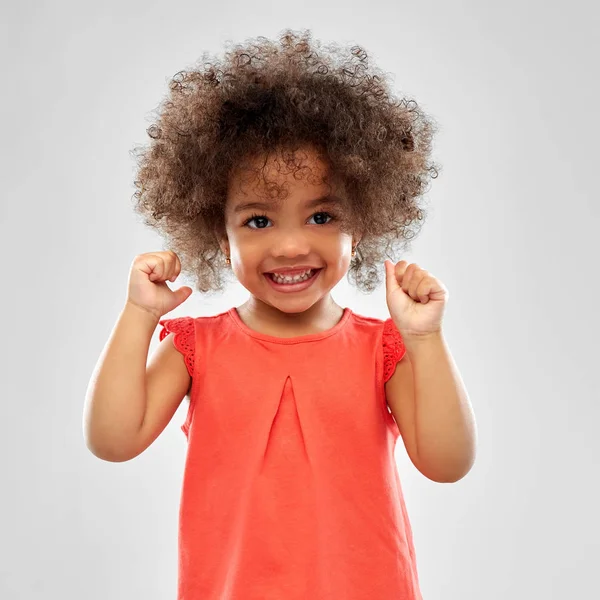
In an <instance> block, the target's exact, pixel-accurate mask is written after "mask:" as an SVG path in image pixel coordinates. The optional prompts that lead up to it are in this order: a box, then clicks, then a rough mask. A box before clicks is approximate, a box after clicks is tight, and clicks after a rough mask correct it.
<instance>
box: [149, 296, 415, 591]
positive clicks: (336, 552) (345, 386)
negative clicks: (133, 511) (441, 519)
mask: <svg viewBox="0 0 600 600" xmlns="http://www.w3.org/2000/svg"><path fill="white" fill-rule="evenodd" d="M160 325H162V326H163V328H162V330H161V332H160V340H163V339H164V338H165V337H166V335H167V334H168V333H170V332H173V333H174V334H175V336H174V344H175V346H176V348H177V349H178V350H179V351H180V352H181V353H182V354H183V355H184V357H185V362H186V365H187V367H188V370H189V373H190V375H191V376H192V388H191V391H190V403H189V408H188V413H187V418H186V420H185V422H184V424H183V425H182V427H181V428H182V430H183V432H184V433H185V435H186V436H187V441H188V447H187V454H186V462H185V471H184V477H183V485H182V489H181V505H180V512H179V532H178V533H179V561H178V565H179V571H178V596H177V598H178V600H421V594H420V591H419V582H418V576H417V566H416V560H415V551H414V546H413V538H412V531H411V526H410V523H409V519H408V514H407V511H406V505H405V502H404V497H403V493H402V488H401V485H400V479H399V476H398V471H397V466H396V463H395V459H394V448H395V444H396V440H397V439H398V437H399V436H400V432H399V430H398V426H397V425H396V422H395V420H394V418H393V416H392V414H391V412H390V411H389V409H388V406H387V403H386V400H385V390H384V383H385V381H387V380H388V379H389V377H391V375H392V373H393V372H394V369H395V366H396V363H397V362H398V361H399V360H400V359H401V358H402V357H403V356H404V353H405V348H404V344H403V342H402V338H401V336H400V333H399V332H398V330H397V329H396V327H395V326H394V324H393V321H392V320H391V319H388V320H386V321H382V320H379V319H374V318H370V317H364V316H360V315H357V314H355V313H353V312H352V311H351V310H350V309H348V308H346V309H345V310H344V314H343V316H342V318H341V320H340V321H339V322H338V323H337V325H335V326H334V327H333V328H332V329H329V330H328V331H324V332H321V333H317V334H311V335H304V336H301V337H295V338H277V337H273V336H270V335H265V334H262V333H259V332H256V331H254V330H252V329H250V328H249V327H248V326H247V325H245V324H244V322H243V321H242V320H241V319H240V317H239V315H238V313H237V310H236V309H235V308H232V309H230V310H228V311H226V312H223V313H221V314H218V315H215V316H211V317H196V318H193V317H179V318H174V319H163V320H161V321H160Z"/></svg>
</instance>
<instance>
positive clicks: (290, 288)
mask: <svg viewBox="0 0 600 600" xmlns="http://www.w3.org/2000/svg"><path fill="white" fill-rule="evenodd" d="M322 270H323V269H310V270H308V271H305V272H304V273H298V274H297V275H294V276H293V277H291V276H281V275H277V274H275V273H265V277H266V278H267V281H268V282H269V283H270V284H271V287H272V288H274V289H275V290H277V291H278V292H301V291H303V290H305V289H307V288H309V287H310V286H311V285H312V284H313V283H314V281H315V280H316V279H317V277H318V276H319V273H320V272H321V271H322Z"/></svg>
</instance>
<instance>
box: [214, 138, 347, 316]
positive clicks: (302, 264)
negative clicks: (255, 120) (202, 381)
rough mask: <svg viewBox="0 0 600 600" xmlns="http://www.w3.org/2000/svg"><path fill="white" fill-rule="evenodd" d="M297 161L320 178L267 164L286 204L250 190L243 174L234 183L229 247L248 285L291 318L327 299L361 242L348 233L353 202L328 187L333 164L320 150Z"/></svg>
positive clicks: (259, 188)
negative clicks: (346, 216) (345, 224)
mask: <svg viewBox="0 0 600 600" xmlns="http://www.w3.org/2000/svg"><path fill="white" fill-rule="evenodd" d="M297 156H298V157H300V158H301V159H303V163H304V164H305V165H306V166H308V167H309V168H310V169H311V172H312V174H314V175H315V176H316V177H315V179H314V180H313V178H312V177H311V178H310V182H309V181H308V180H306V179H304V178H302V179H295V178H294V176H293V174H291V173H289V174H288V173H286V172H283V173H281V172H279V171H278V169H277V167H276V166H275V164H274V162H273V161H272V160H271V161H268V162H267V164H266V165H265V177H266V178H267V179H268V181H269V182H271V181H275V182H276V183H277V184H279V185H280V186H282V189H285V190H286V192H287V195H286V197H285V198H283V199H280V200H278V201H274V200H272V199H271V198H270V196H269V195H268V193H267V191H266V190H267V189H269V188H268V187H267V186H266V185H265V182H263V183H262V185H261V184H259V183H257V182H256V181H253V182H252V183H250V184H244V182H243V180H242V179H241V178H240V177H239V175H235V176H233V177H232V179H231V180H230V185H229V190H228V197H227V203H226V207H225V227H226V237H225V238H223V239H222V242H221V248H222V250H223V252H224V253H225V254H227V255H228V256H230V258H231V268H232V270H233V272H234V274H235V275H236V277H237V279H238V280H239V281H240V283H241V284H242V285H243V286H244V287H245V288H246V289H247V290H248V291H249V292H250V293H251V294H252V295H253V296H254V298H255V299H257V300H259V301H261V302H262V303H264V304H265V305H268V306H270V307H273V308H275V309H277V310H279V311H281V312H283V313H301V312H305V311H307V310H309V309H311V308H313V307H314V306H315V305H316V304H318V303H319V302H320V301H322V300H323V299H327V298H328V297H329V292H330V291H331V289H332V288H333V287H334V286H335V285H336V284H337V283H338V282H339V281H340V280H341V278H342V277H343V276H344V275H345V274H346V272H347V271H348V268H349V266H350V260H351V251H352V247H353V245H355V244H356V243H358V241H359V239H358V238H356V237H355V238H354V241H353V238H352V236H351V235H350V234H349V233H347V232H344V231H342V230H341V228H340V223H341V222H342V218H343V211H344V207H346V206H347V204H346V203H347V201H346V199H345V198H344V194H343V191H342V189H341V188H340V187H339V186H336V185H335V184H331V186H330V185H328V184H327V183H324V182H323V180H322V177H323V176H325V175H326V174H327V167H326V165H325V164H324V163H323V162H322V161H321V160H320V159H319V158H318V156H317V155H316V153H315V152H313V151H312V150H306V151H305V152H302V153H300V154H298V155H297ZM315 181H316V183H315ZM274 272H277V274H279V276H277V274H274ZM282 276H283V278H282Z"/></svg>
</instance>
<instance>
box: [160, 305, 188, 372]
mask: <svg viewBox="0 0 600 600" xmlns="http://www.w3.org/2000/svg"><path fill="white" fill-rule="evenodd" d="M158 324H159V325H162V329H161V331H160V334H159V341H161V342H162V341H163V340H164V339H165V338H166V337H167V335H169V333H174V334H175V335H174V337H173V345H174V346H175V348H177V350H179V352H181V354H183V357H184V360H185V365H186V367H187V370H188V373H189V374H190V377H193V376H194V358H195V350H196V331H195V328H194V319H193V318H192V317H177V318H175V319H162V320H161V321H159V322H158Z"/></svg>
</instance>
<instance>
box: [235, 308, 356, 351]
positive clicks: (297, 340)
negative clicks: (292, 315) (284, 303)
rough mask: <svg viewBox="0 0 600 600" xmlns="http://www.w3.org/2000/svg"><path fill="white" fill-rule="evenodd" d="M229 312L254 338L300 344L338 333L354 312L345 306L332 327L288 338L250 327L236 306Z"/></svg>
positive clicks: (239, 325)
mask: <svg viewBox="0 0 600 600" xmlns="http://www.w3.org/2000/svg"><path fill="white" fill-rule="evenodd" d="M227 314H228V315H229V316H230V317H231V319H232V320H233V322H234V323H235V324H236V325H237V326H238V327H239V328H240V329H241V330H242V331H243V332H244V333H245V334H247V335H249V336H251V337H253V338H256V339H258V340H262V341H264V342H273V343H274V344H299V343H302V342H315V341H317V340H322V339H325V338H328V337H330V336H332V335H334V334H336V333H337V332H338V331H340V329H342V328H343V327H344V325H345V324H346V323H347V322H348V319H349V318H350V316H351V314H352V310H350V308H348V307H346V308H344V312H343V313H342V317H341V319H340V320H339V321H338V322H337V323H336V324H335V325H334V326H333V327H331V328H330V329H326V330H325V331H321V332H319V333H309V334H306V335H297V336H295V337H288V338H284V337H277V336H274V335H269V334H266V333H261V332H259V331H255V330H254V329H250V327H248V325H246V323H244V321H242V318H241V317H240V315H239V313H238V311H237V308H235V306H234V307H233V308H230V309H229V310H228V311H227Z"/></svg>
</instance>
